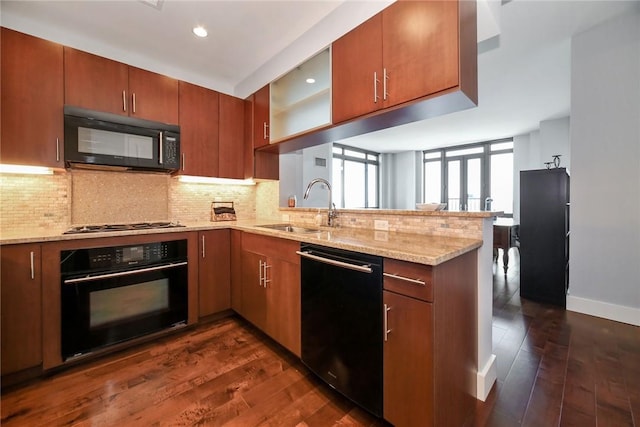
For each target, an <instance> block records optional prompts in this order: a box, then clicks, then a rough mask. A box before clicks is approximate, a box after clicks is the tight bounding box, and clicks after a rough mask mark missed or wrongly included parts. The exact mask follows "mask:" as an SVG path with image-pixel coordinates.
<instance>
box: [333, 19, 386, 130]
mask: <svg viewBox="0 0 640 427" xmlns="http://www.w3.org/2000/svg"><path fill="white" fill-rule="evenodd" d="M331 52H332V91H333V100H332V112H331V114H332V121H333V123H341V122H344V121H346V120H349V119H352V118H355V117H358V116H361V115H363V114H366V113H370V112H372V111H376V110H378V109H380V108H382V103H383V93H382V90H383V81H382V79H383V76H382V16H381V15H380V14H378V15H375V16H374V17H373V18H371V19H369V20H368V21H366V22H364V23H363V24H361V25H359V26H358V27H356V28H355V29H353V30H352V31H350V32H349V33H347V34H346V35H344V36H343V37H341V38H340V39H338V40H336V41H335V42H334V43H333V44H332V46H331ZM374 73H375V75H374Z"/></svg>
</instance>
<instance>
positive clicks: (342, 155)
mask: <svg viewBox="0 0 640 427" xmlns="http://www.w3.org/2000/svg"><path fill="white" fill-rule="evenodd" d="M336 149H339V150H340V153H336ZM345 151H353V152H356V153H361V154H363V155H364V156H363V157H354V156H350V155H348V154H345ZM370 156H374V157H375V159H370ZM333 159H338V160H340V165H341V168H340V178H341V179H340V185H341V188H340V198H341V200H340V201H339V202H340V203H339V206H338V207H340V208H342V209H349V208H344V206H345V191H344V183H345V180H344V162H345V160H348V161H350V162H355V163H361V164H363V165H364V189H363V191H364V202H365V206H364V207H363V208H365V209H369V208H379V207H380V153H377V152H375V151H371V150H365V149H363V148H356V147H351V146H348V145H342V144H337V143H334V144H333V147H332V161H333ZM369 165H374V166H376V174H375V175H376V176H375V178H374V179H375V184H376V201H377V203H376V204H375V205H374V206H371V205H370V202H369V181H370V177H369ZM334 185H335V183H334Z"/></svg>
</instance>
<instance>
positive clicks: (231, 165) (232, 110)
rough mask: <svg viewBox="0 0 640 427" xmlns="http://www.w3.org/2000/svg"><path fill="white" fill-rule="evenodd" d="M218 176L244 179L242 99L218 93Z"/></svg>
mask: <svg viewBox="0 0 640 427" xmlns="http://www.w3.org/2000/svg"><path fill="white" fill-rule="evenodd" d="M219 120H220V121H219V125H220V129H219V135H220V138H219V156H220V157H219V161H218V164H219V168H218V172H219V176H220V177H221V178H236V179H244V100H242V99H240V98H235V97H233V96H229V95H225V94H223V93H221V94H220V110H219Z"/></svg>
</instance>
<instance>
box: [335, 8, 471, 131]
mask: <svg viewBox="0 0 640 427" xmlns="http://www.w3.org/2000/svg"><path fill="white" fill-rule="evenodd" d="M475 8H476V6H475V2H467V1H397V2H395V3H393V4H392V5H391V6H389V7H387V8H386V9H384V10H383V11H382V12H380V13H379V14H377V15H375V16H374V17H372V18H371V19H369V20H368V21H366V22H365V23H363V24H361V25H360V26H358V27H356V28H355V29H354V30H352V31H351V32H349V33H347V34H346V35H344V36H343V37H341V38H340V39H338V40H336V41H335V42H334V43H333V45H332V58H333V61H332V67H333V70H332V91H333V93H334V96H333V100H332V119H333V123H341V122H344V121H347V120H350V119H353V118H356V117H359V116H362V115H365V114H368V113H372V112H376V111H378V110H381V109H385V108H389V107H394V106H397V105H400V104H403V103H406V102H409V101H413V100H417V99H419V98H424V97H427V96H430V95H433V94H436V93H439V92H443V91H446V90H449V89H452V88H456V87H458V88H461V89H463V90H464V91H465V93H467V94H468V96H469V97H470V98H471V99H473V100H474V102H477V58H476V57H477V47H476V23H475V17H476V9H475Z"/></svg>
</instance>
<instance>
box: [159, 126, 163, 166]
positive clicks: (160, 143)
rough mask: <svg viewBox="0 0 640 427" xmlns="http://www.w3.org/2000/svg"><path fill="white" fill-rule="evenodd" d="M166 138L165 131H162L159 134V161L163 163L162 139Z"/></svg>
mask: <svg viewBox="0 0 640 427" xmlns="http://www.w3.org/2000/svg"><path fill="white" fill-rule="evenodd" d="M163 139H164V132H160V135H159V136H158V163H160V164H162V163H163V161H162V140H163Z"/></svg>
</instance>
